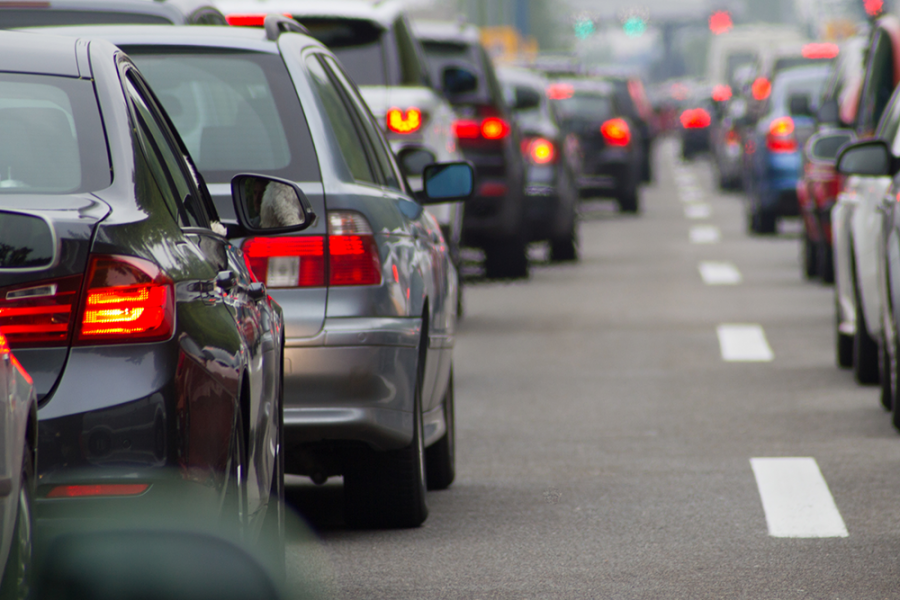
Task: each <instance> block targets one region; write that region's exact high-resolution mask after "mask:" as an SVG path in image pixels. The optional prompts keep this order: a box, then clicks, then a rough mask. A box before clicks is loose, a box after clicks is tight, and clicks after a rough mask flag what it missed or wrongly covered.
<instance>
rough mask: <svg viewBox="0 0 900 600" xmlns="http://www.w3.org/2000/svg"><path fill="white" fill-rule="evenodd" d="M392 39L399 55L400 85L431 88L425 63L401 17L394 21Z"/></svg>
mask: <svg viewBox="0 0 900 600" xmlns="http://www.w3.org/2000/svg"><path fill="white" fill-rule="evenodd" d="M393 30H394V37H395V38H396V40H397V52H399V53H400V85H424V86H428V87H431V78H430V77H429V75H428V69H427V68H425V61H424V59H423V58H422V56H421V55H420V53H419V46H418V43H417V42H416V40H415V38H413V36H412V34H411V33H410V31H409V26H408V25H407V23H406V20H405V19H404V18H403V17H400V18H399V19H397V20H396V21H394V26H393Z"/></svg>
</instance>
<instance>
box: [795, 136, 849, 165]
mask: <svg viewBox="0 0 900 600" xmlns="http://www.w3.org/2000/svg"><path fill="white" fill-rule="evenodd" d="M853 137H854V136H853V132H852V131H850V130H848V129H844V130H838V131H824V132H821V133H817V134H815V135H813V136H812V137H811V138H809V141H808V142H806V156H807V158H809V160H811V161H814V162H827V163H831V164H834V162H835V160H837V155H838V152H839V151H840V149H841V148H842V147H843V146H845V145H846V144H849V143H850V142H852V141H853Z"/></svg>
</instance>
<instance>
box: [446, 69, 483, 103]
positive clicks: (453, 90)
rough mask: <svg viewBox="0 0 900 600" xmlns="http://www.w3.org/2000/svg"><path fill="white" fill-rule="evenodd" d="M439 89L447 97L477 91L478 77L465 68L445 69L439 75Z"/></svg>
mask: <svg viewBox="0 0 900 600" xmlns="http://www.w3.org/2000/svg"><path fill="white" fill-rule="evenodd" d="M441 87H442V88H443V90H444V93H445V94H447V95H448V96H460V95H462V94H468V93H471V92H474V91H475V90H477V89H478V75H476V74H475V73H473V72H472V71H471V70H470V69H467V68H465V67H460V66H455V65H454V66H449V67H445V68H444V70H443V72H442V73H441Z"/></svg>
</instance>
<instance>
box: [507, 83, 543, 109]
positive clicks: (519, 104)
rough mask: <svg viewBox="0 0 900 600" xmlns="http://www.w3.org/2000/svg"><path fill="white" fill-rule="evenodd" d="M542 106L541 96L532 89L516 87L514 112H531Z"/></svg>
mask: <svg viewBox="0 0 900 600" xmlns="http://www.w3.org/2000/svg"><path fill="white" fill-rule="evenodd" d="M540 105H541V94H540V92H538V91H537V90H535V89H533V88H530V87H518V86H517V87H516V98H515V103H514V104H513V106H512V109H513V110H531V109H534V108H537V107H539V106H540Z"/></svg>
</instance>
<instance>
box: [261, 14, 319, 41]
mask: <svg viewBox="0 0 900 600" xmlns="http://www.w3.org/2000/svg"><path fill="white" fill-rule="evenodd" d="M263 26H264V27H265V28H266V39H267V40H269V41H270V42H275V41H278V36H280V35H281V34H282V33H284V32H286V31H293V32H294V33H303V34H306V35H309V29H307V28H306V27H304V26H303V25H301V24H300V23H298V22H297V21H295V20H294V19H291V18H290V17H286V16H284V15H279V14H271V15H266V19H265V21H263Z"/></svg>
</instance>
